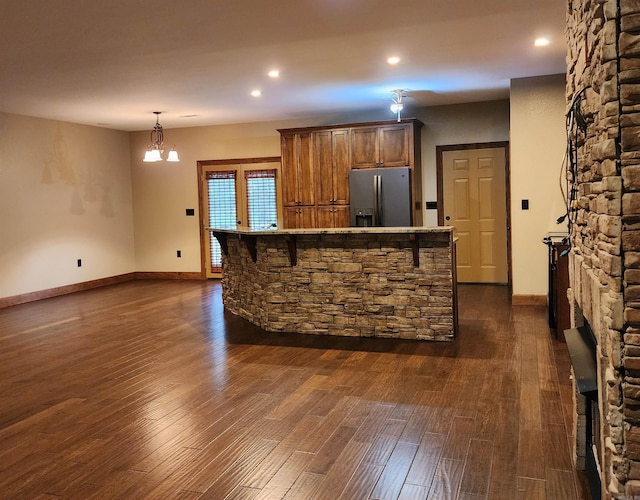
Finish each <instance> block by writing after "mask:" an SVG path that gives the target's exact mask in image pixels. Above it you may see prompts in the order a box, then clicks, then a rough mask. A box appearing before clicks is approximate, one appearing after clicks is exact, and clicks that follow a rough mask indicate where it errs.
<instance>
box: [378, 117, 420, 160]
mask: <svg viewBox="0 0 640 500" xmlns="http://www.w3.org/2000/svg"><path fill="white" fill-rule="evenodd" d="M378 134H379V136H378V137H379V140H380V145H379V148H378V150H379V154H380V163H381V164H382V166H383V167H409V166H413V162H412V161H411V158H412V156H413V155H412V151H411V144H412V143H413V141H412V140H411V139H412V137H411V125H409V124H401V125H387V126H384V127H380V128H379V129H378Z"/></svg>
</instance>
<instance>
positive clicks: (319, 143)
mask: <svg viewBox="0 0 640 500" xmlns="http://www.w3.org/2000/svg"><path fill="white" fill-rule="evenodd" d="M331 143H332V134H331V131H330V130H322V131H319V132H316V133H315V134H314V141H313V145H314V160H315V165H314V167H315V171H316V194H317V196H316V199H317V201H318V205H331V203H333V199H334V182H333V154H332V149H333V148H332V144H331ZM320 227H325V226H320Z"/></svg>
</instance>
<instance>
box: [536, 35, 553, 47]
mask: <svg viewBox="0 0 640 500" xmlns="http://www.w3.org/2000/svg"><path fill="white" fill-rule="evenodd" d="M550 43H551V41H550V40H549V39H548V38H547V37H544V36H543V37H540V38H536V41H535V42H533V45H535V46H536V47H546V46H547V45H549V44H550Z"/></svg>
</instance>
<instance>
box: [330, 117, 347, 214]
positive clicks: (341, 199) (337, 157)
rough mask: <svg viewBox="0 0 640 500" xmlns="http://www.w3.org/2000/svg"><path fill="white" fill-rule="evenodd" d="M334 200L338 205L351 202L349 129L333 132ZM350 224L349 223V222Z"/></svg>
mask: <svg viewBox="0 0 640 500" xmlns="http://www.w3.org/2000/svg"><path fill="white" fill-rule="evenodd" d="M331 149H332V151H331V152H332V157H333V184H334V193H333V201H334V203H335V204H336V205H348V204H349V170H351V165H350V158H349V130H348V129H343V130H335V131H334V132H333V134H332V142H331ZM347 225H348V224H347Z"/></svg>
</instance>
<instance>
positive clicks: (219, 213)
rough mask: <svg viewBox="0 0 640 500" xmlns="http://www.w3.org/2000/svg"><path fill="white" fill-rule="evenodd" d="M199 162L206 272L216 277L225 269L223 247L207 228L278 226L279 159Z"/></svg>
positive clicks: (269, 227)
mask: <svg viewBox="0 0 640 500" xmlns="http://www.w3.org/2000/svg"><path fill="white" fill-rule="evenodd" d="M205 163H215V164H209V165H206V164H205ZM199 166H200V167H201V169H200V193H201V199H202V209H201V213H202V219H203V221H202V222H203V231H204V232H203V243H204V245H203V246H204V255H205V274H206V276H207V277H208V278H216V277H219V276H220V273H221V271H222V251H221V248H220V244H219V243H218V240H216V238H215V237H214V236H213V234H212V233H211V232H210V231H207V230H206V229H204V228H207V227H214V228H218V229H271V228H277V227H278V223H279V217H278V213H279V212H280V211H279V200H280V199H281V196H280V195H279V193H278V192H279V189H280V187H279V182H278V177H279V175H278V172H279V171H280V163H279V162H274V161H268V162H259V163H231V164H224V162H201V163H200V164H199Z"/></svg>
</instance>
